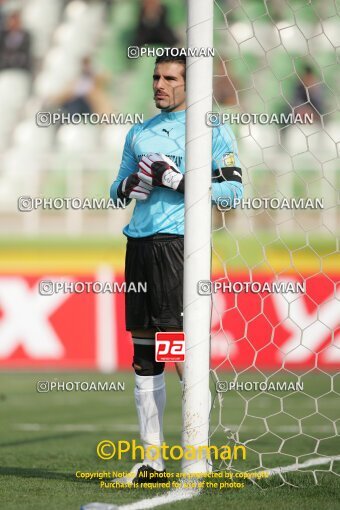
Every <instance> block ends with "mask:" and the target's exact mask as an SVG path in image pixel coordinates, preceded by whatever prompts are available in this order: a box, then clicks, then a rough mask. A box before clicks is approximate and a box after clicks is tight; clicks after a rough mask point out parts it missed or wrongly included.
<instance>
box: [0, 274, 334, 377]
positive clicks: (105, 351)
mask: <svg viewBox="0 0 340 510" xmlns="http://www.w3.org/2000/svg"><path fill="white" fill-rule="evenodd" d="M218 278H219V275H214V280H218ZM97 279H98V275H96V274H90V275H83V276H81V277H79V276H78V275H77V276H74V275H65V276H61V275H53V274H52V275H51V274H49V275H46V274H40V275H38V274H37V275H34V276H29V277H28V276H18V275H12V276H11V275H7V274H6V275H0V367H1V368H3V369H21V368H23V369H37V370H40V369H55V370H59V369H62V370H68V369H69V370H82V369H106V370H116V369H128V368H130V367H131V360H132V343H131V338H130V334H129V333H127V332H126V331H125V328H124V317H125V306H124V293H122V292H116V293H109V292H106V293H95V292H92V291H90V292H81V293H71V292H70V293H69V292H58V293H53V294H48V293H46V294H45V295H41V294H40V293H39V281H40V280H48V281H53V282H54V283H55V282H58V281H63V282H64V281H69V282H75V281H80V282H92V283H93V282H94V281H96V280H97ZM253 280H256V282H259V283H260V284H263V283H264V282H269V283H270V282H271V279H270V277H269V276H268V275H266V274H257V275H256V277H255V276H253ZM338 280H339V278H338V275H336V274H327V275H326V274H323V273H319V274H316V275H308V274H304V275H299V276H298V277H297V275H295V274H290V275H285V276H282V277H281V280H280V281H281V282H283V283H287V282H291V283H296V282H300V283H301V282H303V284H304V286H305V292H290V291H289V290H288V291H283V292H268V291H264V292H252V291H250V290H248V291H246V290H242V291H239V288H240V286H239V287H238V289H237V291H235V292H233V291H230V290H227V291H226V290H225V289H223V288H222V289H220V290H219V291H217V292H216V293H214V294H213V314H212V341H211V359H212V366H214V367H217V366H219V367H220V368H221V369H226V370H227V369H231V368H234V369H235V370H239V369H245V368H248V367H252V366H253V367H257V368H260V369H263V370H278V369H280V368H281V367H283V366H284V367H286V368H287V369H292V370H294V369H296V370H300V369H311V368H313V367H316V366H318V367H320V368H322V369H328V370H334V369H337V368H339V367H340V335H339V322H340V301H339V291H338V290H337V288H336V284H337V282H338ZM115 281H116V282H117V283H118V284H121V283H122V282H123V276H122V275H119V276H118V277H117V276H116V277H115ZM248 281H249V275H248V274H246V273H239V274H233V275H232V276H231V277H230V279H229V282H230V283H233V282H241V283H242V282H248ZM224 282H226V280H224Z"/></svg>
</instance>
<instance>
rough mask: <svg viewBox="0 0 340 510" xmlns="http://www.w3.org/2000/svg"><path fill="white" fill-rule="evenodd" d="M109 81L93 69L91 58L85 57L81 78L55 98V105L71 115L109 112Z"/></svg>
mask: <svg viewBox="0 0 340 510" xmlns="http://www.w3.org/2000/svg"><path fill="white" fill-rule="evenodd" d="M107 81H108V79H107V77H106V76H104V75H103V74H100V73H98V72H97V71H95V70H94V69H93V65H92V61H91V59H90V57H85V58H84V59H83V61H82V68H81V72H80V75H79V77H78V78H77V79H76V80H75V81H74V82H73V83H71V84H70V86H69V87H67V88H66V90H64V91H63V92H62V93H61V94H60V95H59V96H58V97H55V98H53V103H55V104H58V106H60V108H61V109H62V110H63V111H64V112H65V113H69V114H71V115H72V114H74V113H79V114H80V115H83V114H91V113H94V112H95V113H104V112H109V111H111V105H110V104H109V100H108V98H107V97H106V93H105V90H104V89H105V85H106V84H107Z"/></svg>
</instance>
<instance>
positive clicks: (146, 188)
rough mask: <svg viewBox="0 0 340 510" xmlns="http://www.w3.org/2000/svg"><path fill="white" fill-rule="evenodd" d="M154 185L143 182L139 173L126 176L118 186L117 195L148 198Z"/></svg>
mask: <svg viewBox="0 0 340 510" xmlns="http://www.w3.org/2000/svg"><path fill="white" fill-rule="evenodd" d="M151 190H152V186H150V185H149V184H147V183H146V182H143V181H142V180H141V179H140V178H139V175H138V174H137V173H135V174H131V175H129V176H128V177H126V178H125V179H124V180H123V181H122V182H121V183H120V184H119V186H118V189H117V195H118V197H119V198H127V199H129V200H130V199H131V198H135V199H136V200H146V199H147V198H148V196H149V195H150V193H151Z"/></svg>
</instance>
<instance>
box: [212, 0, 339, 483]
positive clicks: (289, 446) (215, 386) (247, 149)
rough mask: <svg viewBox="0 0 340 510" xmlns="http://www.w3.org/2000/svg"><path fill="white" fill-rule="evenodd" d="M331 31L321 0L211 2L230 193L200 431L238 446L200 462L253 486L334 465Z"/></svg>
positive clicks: (217, 244)
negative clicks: (234, 187)
mask: <svg viewBox="0 0 340 510" xmlns="http://www.w3.org/2000/svg"><path fill="white" fill-rule="evenodd" d="M339 39H340V24H339V17H338V13H337V10H336V4H335V3H333V2H322V1H317V2H313V3H310V2H302V1H299V0H296V1H289V0H285V1H283V2H276V1H275V2H264V1H250V0H249V1H248V0H239V1H237V0H233V1H231V2H225V1H222V0H219V1H215V4H214V47H215V58H214V71H213V74H214V76H213V90H214V97H213V111H214V112H215V113H216V116H215V118H214V122H215V123H221V124H223V123H225V124H226V125H230V126H231V129H232V130H233V133H234V135H235V138H236V141H237V146H238V152H239V158H240V161H241V165H242V171H243V184H244V199H243V202H241V203H239V204H238V206H237V207H236V208H235V209H231V208H230V205H229V204H228V203H223V201H221V203H220V204H219V205H218V207H217V208H215V209H214V211H213V231H212V280H213V282H214V285H213V287H212V303H213V306H212V319H211V360H212V365H211V367H212V368H211V371H210V389H211V391H212V395H213V405H212V409H211V413H210V444H211V445H219V446H221V445H225V444H227V445H230V446H233V445H244V446H245V450H246V459H244V458H243V457H242V455H241V454H239V455H238V458H234V456H232V455H231V458H230V459H229V458H228V459H227V460H223V461H221V460H220V461H214V462H213V468H214V470H226V469H228V470H231V471H232V472H234V473H236V472H238V473H241V474H240V475H239V476H240V478H242V476H243V477H246V476H247V477H248V480H251V481H252V482H253V483H256V484H258V485H260V486H262V487H265V486H266V485H268V484H269V483H270V484H271V485H273V484H275V485H281V484H292V485H294V486H306V484H309V483H312V484H314V483H315V484H317V483H322V481H323V480H325V478H326V477H328V476H335V475H338V476H339V474H340V439H339V418H340V412H339V409H340V375H339V367H340V337H339V334H338V333H339V329H337V328H338V326H339V318H340V305H339V291H338V290H337V281H338V276H339V272H340V271H339V264H338V265H337V258H336V257H337V249H338V244H337V241H336V239H337V231H338V227H339V210H338V209H337V193H338V192H337V189H338V184H339V176H340V173H339V170H340V169H339V161H338V160H337V149H338V147H339V142H340V134H339V133H340V130H339V112H338V104H339V92H338V91H336V84H337V83H339V79H340V76H339V67H337V64H336V59H337V47H338V46H339ZM227 158H229V161H227V164H230V165H231V166H232V164H233V155H232V154H227ZM259 471H264V472H265V475H263V478H261V475H256V473H257V472H259ZM245 472H246V473H248V475H242V473H245ZM249 473H253V476H251V475H249ZM269 480H270V481H269Z"/></svg>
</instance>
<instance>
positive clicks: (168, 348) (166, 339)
mask: <svg viewBox="0 0 340 510" xmlns="http://www.w3.org/2000/svg"><path fill="white" fill-rule="evenodd" d="M184 360H185V335H184V333H183V332H181V331H179V332H177V331H175V332H172V331H166V332H158V333H156V361H163V362H164V361H184Z"/></svg>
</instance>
